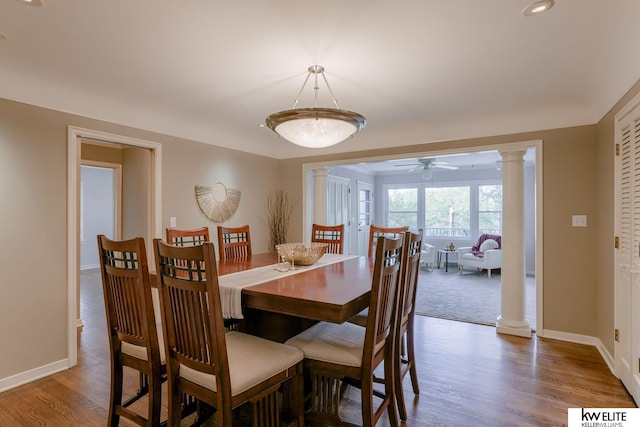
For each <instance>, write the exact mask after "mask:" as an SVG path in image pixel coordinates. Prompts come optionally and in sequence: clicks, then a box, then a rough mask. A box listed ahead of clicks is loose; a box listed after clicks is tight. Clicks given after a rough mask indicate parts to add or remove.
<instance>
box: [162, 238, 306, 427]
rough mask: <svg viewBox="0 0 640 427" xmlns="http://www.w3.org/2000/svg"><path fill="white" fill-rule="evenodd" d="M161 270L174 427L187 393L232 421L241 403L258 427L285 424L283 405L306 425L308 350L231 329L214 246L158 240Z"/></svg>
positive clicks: (222, 420)
mask: <svg viewBox="0 0 640 427" xmlns="http://www.w3.org/2000/svg"><path fill="white" fill-rule="evenodd" d="M154 250H155V260H156V273H157V275H158V286H159V290H160V300H161V311H162V320H163V328H164V331H165V338H166V351H167V364H168V366H167V373H168V377H169V387H168V389H169V392H168V396H169V426H170V427H171V426H179V425H180V417H181V411H180V405H181V403H182V399H181V394H182V393H186V394H188V395H190V396H193V397H195V398H196V399H198V400H200V401H203V402H206V403H207V404H209V405H211V406H212V407H214V408H215V409H216V410H217V411H216V414H217V417H218V424H217V425H219V426H225V427H231V426H232V425H233V422H234V410H236V409H237V408H239V407H240V406H241V405H243V404H245V403H249V404H250V406H251V408H252V415H251V419H252V425H253V426H264V427H269V426H279V425H280V411H279V410H278V408H279V399H278V390H279V389H280V388H281V386H282V388H283V390H284V391H285V393H284V394H283V397H282V408H283V410H284V412H285V413H286V414H287V415H289V416H290V417H292V419H293V420H294V421H295V422H297V423H298V425H299V426H300V427H302V426H304V414H303V401H302V393H303V379H302V367H303V365H302V360H303V354H302V352H301V351H299V350H298V349H296V348H295V347H291V346H287V345H284V344H280V343H276V342H273V341H268V340H265V339H262V338H258V337H256V336H252V335H247V334H244V333H240V332H236V331H230V332H226V333H225V330H224V324H223V319H222V309H221V300H220V290H219V284H218V274H217V263H216V255H215V248H214V246H213V244H212V243H204V244H202V245H200V246H191V247H178V246H172V245H167V244H165V243H163V242H162V241H161V240H160V239H155V240H154Z"/></svg>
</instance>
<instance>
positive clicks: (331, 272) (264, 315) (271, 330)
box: [152, 253, 373, 342]
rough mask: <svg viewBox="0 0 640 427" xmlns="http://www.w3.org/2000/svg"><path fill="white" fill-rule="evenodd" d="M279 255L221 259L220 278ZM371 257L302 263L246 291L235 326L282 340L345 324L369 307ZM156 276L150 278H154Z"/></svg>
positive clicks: (271, 261) (272, 262) (269, 262)
mask: <svg viewBox="0 0 640 427" xmlns="http://www.w3.org/2000/svg"><path fill="white" fill-rule="evenodd" d="M276 261H277V255H276V254H275V253H260V254H253V255H252V256H251V257H250V258H248V259H243V260H234V259H231V260H225V261H219V262H218V276H224V275H227V274H231V273H238V272H241V271H246V270H249V269H254V268H258V267H265V266H268V265H275V264H276ZM372 272H373V260H372V259H370V258H368V257H364V256H361V257H354V258H350V259H346V260H344V261H340V262H336V263H332V264H329V265H323V266H320V267H317V268H313V269H306V268H305V267H301V268H300V271H298V272H296V273H295V274H289V275H283V277H277V278H275V279H272V280H268V281H266V282H263V283H260V284H256V285H252V286H248V287H245V288H243V289H242V297H241V298H242V314H243V317H244V319H242V320H241V321H240V322H239V323H238V325H237V328H238V329H239V330H241V331H244V332H247V333H250V334H252V335H257V336H261V337H263V338H267V339H270V340H274V341H278V342H284V341H286V340H287V339H289V338H291V337H293V336H294V335H296V334H297V333H299V332H301V331H303V330H305V329H306V328H308V327H310V326H311V325H313V324H315V323H316V322H318V321H326V322H333V323H343V322H346V321H347V320H349V319H351V318H352V317H353V316H355V315H356V314H358V313H359V312H360V311H362V310H364V309H365V308H367V307H368V306H369V298H370V293H371V278H372V277H371V276H372V274H373V273H372ZM154 281H155V278H152V282H154Z"/></svg>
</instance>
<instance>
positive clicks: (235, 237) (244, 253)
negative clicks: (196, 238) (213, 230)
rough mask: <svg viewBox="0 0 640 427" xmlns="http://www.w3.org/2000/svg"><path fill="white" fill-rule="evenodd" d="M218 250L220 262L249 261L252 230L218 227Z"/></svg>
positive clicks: (245, 227)
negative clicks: (231, 260)
mask: <svg viewBox="0 0 640 427" xmlns="http://www.w3.org/2000/svg"><path fill="white" fill-rule="evenodd" d="M218 250H219V251H220V260H221V261H223V260H227V259H247V258H250V257H251V230H250V228H249V226H248V225H243V226H242V227H222V226H220V225H219V226H218Z"/></svg>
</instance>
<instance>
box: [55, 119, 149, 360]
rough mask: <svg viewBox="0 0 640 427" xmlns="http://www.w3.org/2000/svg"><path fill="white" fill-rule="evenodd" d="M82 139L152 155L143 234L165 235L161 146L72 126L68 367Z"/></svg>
mask: <svg viewBox="0 0 640 427" xmlns="http://www.w3.org/2000/svg"><path fill="white" fill-rule="evenodd" d="M83 140H84V141H91V142H92V143H98V144H105V145H106V146H111V147H115V146H130V147H140V148H144V149H146V150H148V152H149V154H150V155H149V156H148V167H147V168H145V171H146V173H145V174H144V179H145V180H146V183H147V185H146V189H147V194H146V195H144V196H141V197H143V199H145V200H147V201H148V210H146V211H144V213H143V214H144V215H145V217H146V219H145V224H146V227H145V228H146V230H145V231H144V232H143V233H142V234H143V236H144V237H145V240H147V241H151V240H152V239H153V238H155V237H161V236H162V217H161V215H162V145H161V144H160V143H157V142H153V141H147V140H142V139H137V138H131V137H126V136H122V135H116V134H110V133H106V132H101V131H95V130H91V129H83V128H78V127H74V126H69V128H68V130H67V165H68V167H67V302H68V303H67V307H68V308H67V325H68V332H67V338H68V339H67V356H68V357H67V359H68V366H69V367H72V366H75V365H77V363H78V348H77V345H78V334H77V328H78V326H79V318H78V315H79V290H80V287H79V283H80V209H81V204H80V194H81V193H80V177H81V172H80V171H81V169H80V168H81V164H82V160H81V147H82V142H83ZM150 249H151V250H152V249H153V248H152V247H151V245H148V247H147V252H148V253H147V255H148V256H151V255H152V253H150V252H149V251H150Z"/></svg>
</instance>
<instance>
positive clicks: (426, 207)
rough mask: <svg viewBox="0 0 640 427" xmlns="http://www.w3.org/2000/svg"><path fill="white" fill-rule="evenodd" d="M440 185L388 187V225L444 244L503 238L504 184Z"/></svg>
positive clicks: (386, 209) (395, 185)
mask: <svg viewBox="0 0 640 427" xmlns="http://www.w3.org/2000/svg"><path fill="white" fill-rule="evenodd" d="M439 185H440V186H439V187H434V186H433V184H429V185H425V184H424V183H416V184H413V183H411V184H387V185H385V186H384V189H385V190H384V191H385V201H384V204H385V206H384V208H385V213H386V217H385V221H386V223H385V225H386V226H388V227H400V226H404V225H407V226H409V228H412V229H418V228H422V229H423V230H424V236H425V237H430V238H433V239H435V240H439V239H440V240H445V241H450V240H456V239H460V240H470V239H475V238H477V237H478V236H479V235H480V234H482V233H488V234H502V184H500V183H498V181H497V180H491V181H488V180H485V181H484V182H482V183H475V182H469V181H467V182H465V183H464V184H463V185H462V184H460V183H444V182H443V183H439Z"/></svg>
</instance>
